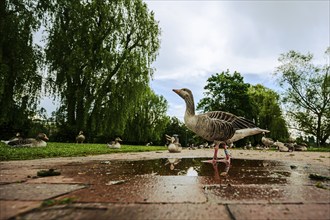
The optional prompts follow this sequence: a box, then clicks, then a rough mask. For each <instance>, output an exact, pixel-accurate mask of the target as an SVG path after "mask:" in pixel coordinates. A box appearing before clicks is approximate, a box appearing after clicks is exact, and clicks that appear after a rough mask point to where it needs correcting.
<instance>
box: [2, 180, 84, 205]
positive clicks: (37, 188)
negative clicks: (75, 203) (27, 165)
mask: <svg viewBox="0 0 330 220" xmlns="http://www.w3.org/2000/svg"><path fill="white" fill-rule="evenodd" d="M84 187H85V186H83V185H77V184H27V183H13V184H6V185H0V200H29V201H30V200H44V199H49V198H53V197H55V196H59V195H63V194H65V193H69V192H72V191H74V190H77V189H82V188H84Z"/></svg>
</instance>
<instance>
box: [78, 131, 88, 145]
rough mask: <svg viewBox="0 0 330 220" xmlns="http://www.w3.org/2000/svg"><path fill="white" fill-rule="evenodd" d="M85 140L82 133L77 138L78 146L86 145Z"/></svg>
mask: <svg viewBox="0 0 330 220" xmlns="http://www.w3.org/2000/svg"><path fill="white" fill-rule="evenodd" d="M85 139H86V138H85V135H84V132H83V131H80V132H79V134H78V135H77V137H76V142H77V144H78V143H84V141H85Z"/></svg>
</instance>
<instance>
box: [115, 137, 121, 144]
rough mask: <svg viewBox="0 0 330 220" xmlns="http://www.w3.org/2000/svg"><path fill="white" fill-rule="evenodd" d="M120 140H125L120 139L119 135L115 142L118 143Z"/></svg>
mask: <svg viewBox="0 0 330 220" xmlns="http://www.w3.org/2000/svg"><path fill="white" fill-rule="evenodd" d="M119 141H123V140H122V139H120V138H119V137H117V138H116V139H115V142H116V143H118V142H119Z"/></svg>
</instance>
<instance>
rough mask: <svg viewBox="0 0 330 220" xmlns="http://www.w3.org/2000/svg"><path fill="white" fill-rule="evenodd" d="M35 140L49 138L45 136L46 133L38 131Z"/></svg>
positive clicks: (46, 139)
mask: <svg viewBox="0 0 330 220" xmlns="http://www.w3.org/2000/svg"><path fill="white" fill-rule="evenodd" d="M36 140H43V141H48V140H49V139H48V137H47V135H46V134H45V133H39V134H38V135H37V138H36Z"/></svg>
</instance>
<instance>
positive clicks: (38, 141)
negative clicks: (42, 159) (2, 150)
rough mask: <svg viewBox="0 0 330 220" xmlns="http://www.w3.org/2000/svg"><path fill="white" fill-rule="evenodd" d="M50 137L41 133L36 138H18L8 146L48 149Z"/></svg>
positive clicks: (8, 143) (9, 142)
mask: <svg viewBox="0 0 330 220" xmlns="http://www.w3.org/2000/svg"><path fill="white" fill-rule="evenodd" d="M46 141H48V137H47V135H46V134H44V133H39V134H38V135H37V137H36V138H26V139H23V138H17V139H15V140H10V141H8V142H7V143H6V144H7V145H9V146H12V147H46V146H47V143H46Z"/></svg>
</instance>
